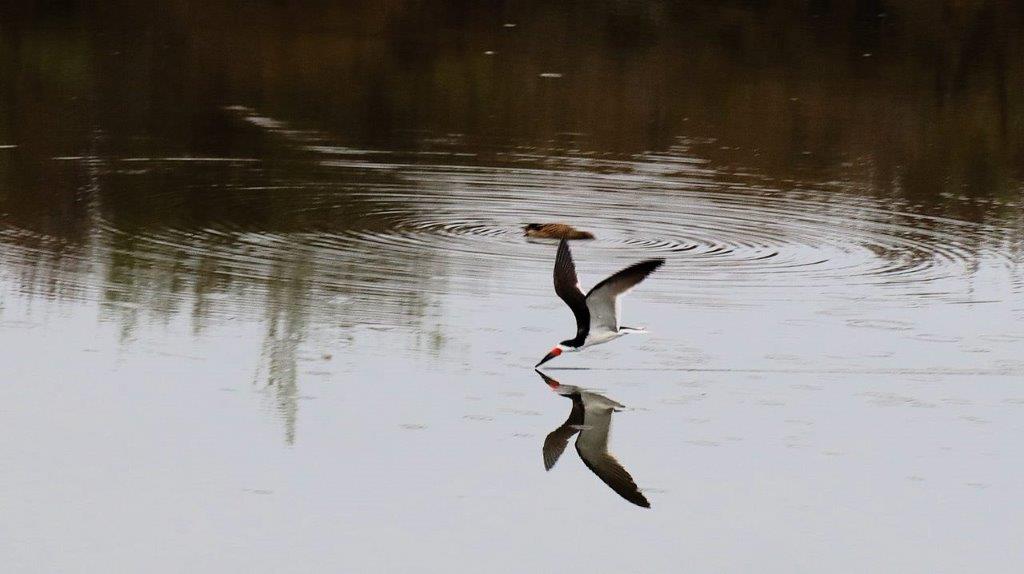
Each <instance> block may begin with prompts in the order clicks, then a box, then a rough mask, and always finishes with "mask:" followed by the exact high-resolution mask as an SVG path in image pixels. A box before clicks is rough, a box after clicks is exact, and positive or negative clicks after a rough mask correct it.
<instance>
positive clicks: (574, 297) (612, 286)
mask: <svg viewBox="0 0 1024 574" xmlns="http://www.w3.org/2000/svg"><path fill="white" fill-rule="evenodd" d="M664 263H665V260H664V259H648V260H647V261H641V262H640V263H636V264H634V265H630V266H629V267H627V268H625V269H623V270H622V271H619V272H618V273H616V274H615V275H612V276H611V277H608V278H607V279H605V280H604V281H601V282H600V283H598V284H597V285H594V287H593V288H592V289H591V290H590V292H589V293H587V294H586V295H584V294H583V291H581V290H580V280H579V279H578V278H577V277H576V264H575V263H573V260H572V252H570V251H569V243H568V242H567V241H566V240H564V239H563V240H562V241H561V242H559V244H558V255H556V256H555V271H554V279H555V293H557V294H558V296H559V297H560V298H561V299H562V301H565V304H566V305H568V306H569V308H570V309H572V313H573V315H575V316H576V337H574V338H572V339H567V340H565V341H562V342H561V343H559V344H558V345H556V346H555V348H553V349H551V351H550V352H549V353H548V354H547V355H545V356H544V358H543V359H541V360H540V362H539V363H537V365H536V366H538V367H539V366H541V365H543V364H544V363H546V362H547V361H550V360H551V359H554V358H555V357H557V356H558V355H561V354H562V352H563V351H579V350H581V349H585V348H587V347H590V346H592V345H599V344H601V343H607V342H608V341H611V340H613V339H618V338H619V337H621V336H623V335H625V334H627V333H636V332H643V329H635V328H633V327H623V326H621V325H619V296H620V295H623V294H625V293H626V292H627V291H629V290H630V289H632V288H633V287H635V286H636V285H637V283H640V282H641V281H643V280H644V279H645V278H646V277H647V276H648V275H650V274H651V273H653V272H654V270H655V269H657V268H658V267H661V266H662V264H664Z"/></svg>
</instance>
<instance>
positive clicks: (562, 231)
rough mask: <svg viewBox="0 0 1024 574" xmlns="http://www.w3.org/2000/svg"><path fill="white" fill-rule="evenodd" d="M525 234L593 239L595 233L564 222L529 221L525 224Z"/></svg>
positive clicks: (549, 237) (556, 237) (554, 237)
mask: <svg viewBox="0 0 1024 574" xmlns="http://www.w3.org/2000/svg"><path fill="white" fill-rule="evenodd" d="M523 235H525V236H527V237H533V238H534V239H593V238H594V234H593V233H591V232H589V231H580V230H579V229H576V228H575V227H573V226H571V225H566V224H564V223H529V224H527V225H525V226H523Z"/></svg>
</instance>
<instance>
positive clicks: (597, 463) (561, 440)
mask: <svg viewBox="0 0 1024 574" xmlns="http://www.w3.org/2000/svg"><path fill="white" fill-rule="evenodd" d="M537 374H538V375H540V376H541V378H542V379H544V382H545V383H547V384H548V386H549V387H551V389H552V390H554V391H555V392H556V393H558V394H560V395H562V396H563V397H565V398H567V399H570V400H571V401H572V410H571V411H569V418H567V419H566V420H565V422H564V423H562V425H561V426H560V427H558V428H556V429H555V430H553V431H551V432H550V433H549V434H548V436H547V438H545V439H544V449H543V453H544V468H545V469H546V470H551V469H552V468H553V467H554V466H555V463H556V462H558V458H559V457H560V456H562V453H563V452H565V447H566V445H568V444H569V439H570V438H572V437H573V435H575V434H576V433H579V436H578V437H576V452H577V453H579V455H580V460H582V461H583V464H585V465H587V468H589V469H590V471H591V472H593V473H594V474H595V475H597V477H598V478H600V479H601V480H602V481H603V482H604V483H605V484H607V485H608V486H610V487H611V489H612V490H614V491H615V492H616V493H618V495H619V496H621V497H622V498H625V499H626V500H628V501H630V502H632V503H633V504H635V505H637V506H642V507H644V508H650V507H651V503H650V502H647V498H646V497H644V495H643V493H641V492H640V489H639V488H638V487H637V485H636V483H635V482H633V477H632V476H630V474H629V472H627V471H626V469H625V468H623V467H622V465H621V464H619V461H618V460H616V459H615V457H614V456H612V455H611V453H609V452H608V431H609V430H610V429H611V424H612V413H614V412H616V411H619V410H621V409H623V408H624V407H623V406H622V405H621V404H619V403H617V402H615V401H613V400H611V399H609V398H608V397H606V396H604V395H599V394H597V393H593V392H590V391H586V390H583V389H581V388H579V387H574V386H573V385H563V384H561V383H559V382H558V381H556V380H555V379H552V378H551V377H548V376H547V375H545V374H544V373H542V372H540V371H537Z"/></svg>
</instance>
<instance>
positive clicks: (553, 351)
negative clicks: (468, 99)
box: [533, 347, 562, 369]
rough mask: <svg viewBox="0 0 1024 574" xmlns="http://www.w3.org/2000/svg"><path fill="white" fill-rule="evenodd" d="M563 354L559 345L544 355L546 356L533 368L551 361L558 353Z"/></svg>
mask: <svg viewBox="0 0 1024 574" xmlns="http://www.w3.org/2000/svg"><path fill="white" fill-rule="evenodd" d="M561 354H562V350H561V349H559V348H558V347H555V348H554V349H551V352H550V353H548V354H547V355H544V358H543V359H541V360H540V362H539V363H537V364H536V365H534V366H533V368H534V369H536V368H537V367H539V366H541V365H543V364H544V363H546V362H548V361H550V360H551V359H554V358H555V357H557V356H558V355H561Z"/></svg>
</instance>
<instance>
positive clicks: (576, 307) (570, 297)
mask: <svg viewBox="0 0 1024 574" xmlns="http://www.w3.org/2000/svg"><path fill="white" fill-rule="evenodd" d="M554 279H555V293H557V294H558V296H559V297H560V298H561V299H562V301H565V304H566V305H568V306H569V308H570V309H572V314H573V315H575V316H576V339H575V340H576V341H579V344H580V345H582V344H583V340H584V339H586V338H587V333H588V332H589V331H590V310H589V309H588V308H587V297H586V296H585V295H584V294H583V291H582V290H581V289H580V280H579V279H578V278H577V277H576V264H575V263H573V260H572V253H571V252H570V251H569V242H568V241H566V240H564V239H563V240H562V241H560V242H559V243H558V255H556V256H555V272H554Z"/></svg>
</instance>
